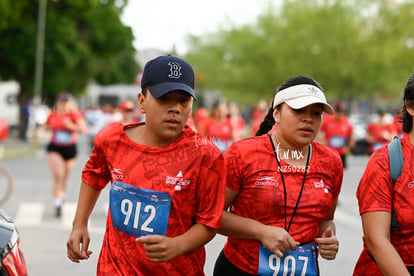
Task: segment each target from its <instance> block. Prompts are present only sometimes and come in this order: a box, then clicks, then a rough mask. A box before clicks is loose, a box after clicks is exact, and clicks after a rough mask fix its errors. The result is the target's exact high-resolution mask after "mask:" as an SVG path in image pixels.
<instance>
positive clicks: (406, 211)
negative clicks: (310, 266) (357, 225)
mask: <svg viewBox="0 0 414 276" xmlns="http://www.w3.org/2000/svg"><path fill="white" fill-rule="evenodd" d="M402 113H403V131H404V136H403V137H402V138H401V145H402V154H403V156H404V162H403V166H402V171H401V175H400V176H399V178H398V179H397V181H396V182H395V184H393V182H392V180H391V176H390V161H389V157H388V146H387V145H386V146H383V147H381V148H379V149H377V150H376V151H375V152H374V153H373V154H372V155H371V157H370V159H369V161H368V164H367V166H366V169H365V172H364V174H363V175H362V178H361V181H360V182H359V186H358V190H357V198H358V203H359V212H360V214H361V219H362V227H363V231H364V248H363V251H362V253H361V255H360V257H359V259H358V262H357V264H356V266H355V269H354V275H357V276H359V275H361V276H362V275H373V276H376V275H378V276H379V275H398V276H403V275H414V255H413V252H414V212H413V210H414V197H413V193H414V170H413V167H414V129H413V122H414V119H413V116H414V75H411V77H410V78H409V80H408V82H407V85H406V87H405V90H404V106H403V109H402ZM393 207H394V211H395V215H396V217H397V221H398V224H399V229H396V230H391V212H392V208H393Z"/></svg>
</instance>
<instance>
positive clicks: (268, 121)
mask: <svg viewBox="0 0 414 276" xmlns="http://www.w3.org/2000/svg"><path fill="white" fill-rule="evenodd" d="M274 124H275V118H273V106H271V107H270V108H269V110H268V111H267V114H266V117H265V118H264V120H263V122H262V123H261V124H260V127H259V129H258V130H257V132H256V136H261V135H263V134H266V133H268V132H269V131H270V130H271V129H272V127H273V125H274Z"/></svg>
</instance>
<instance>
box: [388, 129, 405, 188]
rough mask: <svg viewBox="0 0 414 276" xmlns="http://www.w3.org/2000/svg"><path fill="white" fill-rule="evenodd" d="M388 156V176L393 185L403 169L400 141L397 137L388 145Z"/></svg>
mask: <svg viewBox="0 0 414 276" xmlns="http://www.w3.org/2000/svg"><path fill="white" fill-rule="evenodd" d="M388 156H389V158H390V175H391V179H392V182H393V183H394V184H395V181H397V179H398V177H399V176H400V175H401V171H402V167H403V153H402V147H401V141H400V138H399V137H398V136H395V137H394V139H393V140H392V141H391V142H390V143H389V144H388Z"/></svg>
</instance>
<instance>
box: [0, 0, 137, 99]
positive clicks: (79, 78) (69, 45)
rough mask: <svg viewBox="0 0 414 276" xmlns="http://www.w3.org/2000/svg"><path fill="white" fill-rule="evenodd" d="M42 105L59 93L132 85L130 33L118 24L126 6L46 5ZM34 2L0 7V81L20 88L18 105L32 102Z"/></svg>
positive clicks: (99, 2) (54, 1) (102, 1)
mask: <svg viewBox="0 0 414 276" xmlns="http://www.w3.org/2000/svg"><path fill="white" fill-rule="evenodd" d="M45 2H46V3H47V5H46V7H47V15H46V28H45V29H46V30H45V48H44V69H43V72H44V74H43V87H42V91H41V99H42V102H45V103H47V104H49V105H52V104H53V102H54V100H55V97H56V95H57V94H59V93H60V92H62V91H70V92H72V93H73V94H75V95H80V94H82V93H84V91H85V88H86V86H87V84H88V83H89V82H90V81H92V80H94V81H97V82H98V83H100V84H111V83H132V82H133V81H134V78H135V76H136V74H137V72H138V70H139V68H138V64H137V63H136V61H135V58H134V54H135V50H134V48H133V46H132V41H133V34H132V30H131V29H130V28H129V27H127V26H124V25H123V24H122V22H121V20H120V15H121V14H122V11H123V8H124V7H125V5H126V4H127V0H46V1H45ZM38 10H39V1H27V0H2V1H1V2H0V14H1V16H0V80H3V81H4V80H16V81H17V82H18V83H19V84H20V88H21V91H20V95H19V102H20V104H21V105H23V104H24V103H25V102H26V101H27V100H28V99H30V98H31V97H32V96H33V90H34V78H35V55H36V37H37V22H38V21H37V20H38Z"/></svg>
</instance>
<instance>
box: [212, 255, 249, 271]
mask: <svg viewBox="0 0 414 276" xmlns="http://www.w3.org/2000/svg"><path fill="white" fill-rule="evenodd" d="M213 275H214V276H227V275H231V276H251V275H255V274H250V273H247V272H245V271H243V270H241V269H240V268H238V267H237V266H235V265H234V264H232V263H231V262H230V261H229V260H228V259H227V257H226V255H224V253H223V251H221V253H220V255H219V257H218V258H217V261H216V264H215V266H214V273H213Z"/></svg>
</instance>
